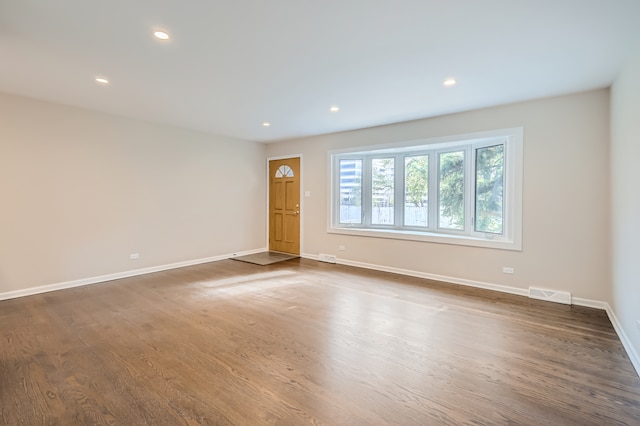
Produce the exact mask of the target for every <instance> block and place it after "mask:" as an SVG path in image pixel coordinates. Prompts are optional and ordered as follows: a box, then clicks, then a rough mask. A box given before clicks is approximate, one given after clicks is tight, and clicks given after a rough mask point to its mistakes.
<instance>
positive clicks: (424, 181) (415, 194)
mask: <svg viewBox="0 0 640 426" xmlns="http://www.w3.org/2000/svg"><path fill="white" fill-rule="evenodd" d="M404 176H405V182H404V185H405V191H406V195H405V196H406V200H405V201H406V203H411V204H413V205H414V206H416V207H426V206H427V201H428V197H427V195H428V193H429V192H428V191H429V156H427V155H421V156H416V157H406V158H405V166H404Z"/></svg>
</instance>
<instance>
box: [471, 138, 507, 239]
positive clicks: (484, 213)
mask: <svg viewBox="0 0 640 426" xmlns="http://www.w3.org/2000/svg"><path fill="white" fill-rule="evenodd" d="M503 173H504V145H495V146H489V147H486V148H479V149H476V220H475V222H476V225H475V228H476V231H478V232H488V233H492V234H502V228H503V209H502V205H503V204H502V202H503V192H502V191H503Z"/></svg>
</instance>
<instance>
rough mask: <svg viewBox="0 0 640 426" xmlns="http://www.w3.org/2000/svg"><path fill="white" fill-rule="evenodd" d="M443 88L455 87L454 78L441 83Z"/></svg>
mask: <svg viewBox="0 0 640 426" xmlns="http://www.w3.org/2000/svg"><path fill="white" fill-rule="evenodd" d="M442 84H443V85H444V86H445V87H453V86H455V85H456V79H455V78H448V79H446V80H445V81H444V82H443V83H442Z"/></svg>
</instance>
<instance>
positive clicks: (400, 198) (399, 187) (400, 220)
mask: <svg viewBox="0 0 640 426" xmlns="http://www.w3.org/2000/svg"><path fill="white" fill-rule="evenodd" d="M394 158H395V159H394V160H393V161H394V162H395V165H394V173H395V176H394V188H393V198H394V200H393V206H394V209H393V210H394V212H393V214H394V221H393V226H394V228H397V229H401V228H404V205H405V200H404V155H396V156H395V157H394Z"/></svg>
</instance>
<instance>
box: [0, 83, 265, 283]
mask: <svg viewBox="0 0 640 426" xmlns="http://www.w3.org/2000/svg"><path fill="white" fill-rule="evenodd" d="M265 155H266V153H265V147H264V145H261V144H257V143H253V142H245V141H240V140H234V139H229V138H224V137H216V136H211V135H206V134H202V133H197V132H192V131H187V130H182V129H178V128H175V127H170V126H164V125H158V124H151V123H146V122H142V121H136V120H129V119H124V118H119V117H114V116H109V115H105V114H99V113H95V112H90V111H85V110H80V109H76V108H71V107H66V106H62V105H56V104H51V103H46V102H40V101H36V100H32V99H27V98H23V97H17V96H12V95H6V94H0V200H1V208H0V294H2V293H6V292H10V291H16V290H23V289H28V288H32V287H36V286H42V285H51V284H56V283H60V282H65V281H71V280H79V279H84V278H90V277H96V276H99V275H103V274H113V273H118V272H123V271H129V270H133V269H140V268H147V267H155V266H159V265H165V264H170V263H174V262H182V261H189V260H195V259H201V258H206V257H213V256H218V255H224V254H228V253H232V252H236V251H243V250H251V249H257V248H262V247H265V245H266V243H265V225H264V223H265V220H264V217H265V214H266V213H265V184H264V180H265V178H264V176H265V173H266V172H265ZM130 253H140V259H139V260H137V261H132V260H130V259H129V254H130Z"/></svg>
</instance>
